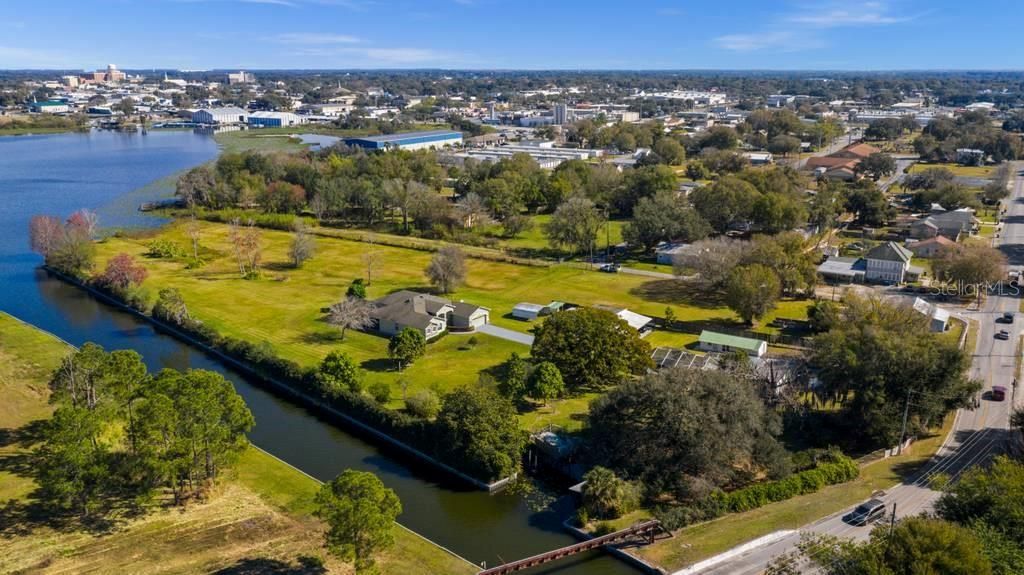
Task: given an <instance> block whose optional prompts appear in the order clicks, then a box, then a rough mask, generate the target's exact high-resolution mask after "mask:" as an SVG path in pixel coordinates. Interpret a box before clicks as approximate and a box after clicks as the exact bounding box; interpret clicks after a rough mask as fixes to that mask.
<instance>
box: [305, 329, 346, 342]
mask: <svg viewBox="0 0 1024 575" xmlns="http://www.w3.org/2000/svg"><path fill="white" fill-rule="evenodd" d="M295 339H297V340H298V341H299V342H301V343H305V344H309V345H330V344H335V343H341V342H343V341H345V340H344V339H343V338H342V337H341V332H340V331H316V332H312V333H304V334H302V335H300V336H299V337H297V338H295Z"/></svg>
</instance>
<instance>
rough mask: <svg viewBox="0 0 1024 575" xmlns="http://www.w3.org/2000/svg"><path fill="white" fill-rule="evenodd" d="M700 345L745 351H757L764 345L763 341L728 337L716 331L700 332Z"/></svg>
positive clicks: (736, 336)
mask: <svg viewBox="0 0 1024 575" xmlns="http://www.w3.org/2000/svg"><path fill="white" fill-rule="evenodd" d="M699 341H700V342H701V343H710V344H714V345H726V346H729V347H731V348H735V349H747V350H750V351H759V350H760V349H761V346H762V345H764V344H765V342H764V341H763V340H760V339H752V338H749V337H740V336H738V335H729V334H727V333H719V332H717V331H708V330H706V329H705V330H704V331H702V332H700V340H699Z"/></svg>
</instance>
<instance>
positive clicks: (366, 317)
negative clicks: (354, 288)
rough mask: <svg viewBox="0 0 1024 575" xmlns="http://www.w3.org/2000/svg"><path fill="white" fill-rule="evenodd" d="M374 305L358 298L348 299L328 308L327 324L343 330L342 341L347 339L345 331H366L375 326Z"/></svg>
mask: <svg viewBox="0 0 1024 575" xmlns="http://www.w3.org/2000/svg"><path fill="white" fill-rule="evenodd" d="M372 306H373V304H371V303H370V302H367V301H366V300H364V299H362V298H358V297H352V296H350V297H347V298H345V299H343V300H341V301H340V302H338V303H336V304H334V305H332V306H331V307H329V308H327V309H328V312H327V323H329V324H331V325H333V326H334V327H336V328H338V329H340V330H341V339H345V331H346V330H348V329H349V328H351V329H365V328H368V327H370V326H371V325H373V320H372V319H371V318H370V311H371V310H372Z"/></svg>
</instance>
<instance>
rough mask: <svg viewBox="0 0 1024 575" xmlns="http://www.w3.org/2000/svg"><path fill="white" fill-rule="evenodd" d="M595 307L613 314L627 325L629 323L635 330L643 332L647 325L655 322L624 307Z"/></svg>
mask: <svg viewBox="0 0 1024 575" xmlns="http://www.w3.org/2000/svg"><path fill="white" fill-rule="evenodd" d="M594 307H597V308H599V309H603V310H607V311H610V312H612V313H613V314H615V315H616V316H617V317H618V318H619V319H621V320H623V321H625V322H626V323H628V324H629V327H631V328H633V329H635V330H641V329H643V328H644V326H646V325H647V324H649V323H651V322H652V321H654V320H653V319H651V318H649V317H647V316H645V315H641V314H638V313H636V312H634V311H629V310H628V309H626V308H624V307H612V306H603V305H599V306H594Z"/></svg>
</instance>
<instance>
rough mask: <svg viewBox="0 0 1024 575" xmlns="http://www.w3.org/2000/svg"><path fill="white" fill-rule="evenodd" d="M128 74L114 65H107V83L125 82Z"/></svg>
mask: <svg viewBox="0 0 1024 575" xmlns="http://www.w3.org/2000/svg"><path fill="white" fill-rule="evenodd" d="M127 77H128V76H127V74H125V73H124V72H122V71H120V70H118V69H117V66H115V65H113V64H107V74H106V81H107V82H123V81H124V79H125V78H127Z"/></svg>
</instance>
